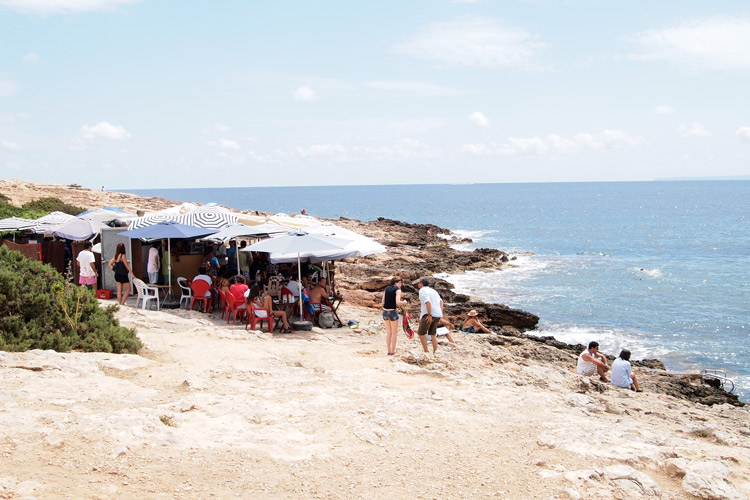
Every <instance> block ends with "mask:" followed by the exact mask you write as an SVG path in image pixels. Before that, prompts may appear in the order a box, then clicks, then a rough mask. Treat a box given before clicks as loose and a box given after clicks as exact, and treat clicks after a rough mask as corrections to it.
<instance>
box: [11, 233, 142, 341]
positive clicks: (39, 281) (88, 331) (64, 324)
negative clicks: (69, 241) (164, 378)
mask: <svg viewBox="0 0 750 500" xmlns="http://www.w3.org/2000/svg"><path fill="white" fill-rule="evenodd" d="M117 308H118V306H116V305H110V306H108V307H106V308H101V307H100V306H99V301H98V300H97V299H96V297H94V293H93V292H92V291H91V290H88V289H86V288H85V287H80V286H74V285H71V284H70V283H68V282H67V281H65V279H64V278H63V276H62V275H61V274H60V273H58V272H57V271H56V270H55V269H53V268H52V267H51V266H49V265H47V264H42V263H41V262H36V261H32V260H30V259H27V258H26V257H24V256H23V255H21V254H20V253H19V252H16V251H13V250H9V249H8V248H7V247H5V246H0V350H3V351H26V350H29V349H53V350H55V351H61V352H66V351H71V350H74V349H75V350H82V351H87V352H91V351H101V352H115V353H135V352H137V351H138V349H140V348H141V347H142V344H141V341H140V340H139V339H138V337H137V336H136V333H135V329H133V328H125V327H122V326H120V325H119V323H118V321H117V319H116V318H115V316H114V313H115V311H117Z"/></svg>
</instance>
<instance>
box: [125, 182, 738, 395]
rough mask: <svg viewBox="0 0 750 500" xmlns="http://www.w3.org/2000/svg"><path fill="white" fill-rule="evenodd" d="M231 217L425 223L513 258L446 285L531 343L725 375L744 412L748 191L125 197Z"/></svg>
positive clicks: (540, 187)
mask: <svg viewBox="0 0 750 500" xmlns="http://www.w3.org/2000/svg"><path fill="white" fill-rule="evenodd" d="M129 191H130V192H132V193H135V194H138V195H142V196H162V197H165V198H168V199H173V200H180V201H193V202H198V203H209V202H215V203H219V204H222V205H226V206H229V207H233V208H237V209H253V210H259V211H265V212H274V213H278V212H282V213H298V212H300V211H301V210H302V209H303V208H305V209H306V210H307V213H308V214H310V215H313V216H320V217H326V218H334V219H335V218H338V217H348V218H354V219H360V220H373V219H376V218H378V217H387V218H392V219H398V220H402V221H407V222H415V223H432V224H436V225H438V226H441V227H445V228H447V229H450V230H452V231H453V232H455V233H458V234H459V235H463V236H467V237H470V238H472V239H473V243H471V244H468V245H463V247H462V249H464V250H471V249H473V248H477V247H487V248H497V249H500V250H503V251H506V252H508V253H509V254H511V255H515V256H517V257H518V258H517V259H516V260H515V261H512V263H511V265H510V266H509V267H507V268H506V269H504V270H502V271H498V272H470V273H467V274H465V275H453V276H447V278H448V280H449V281H451V282H452V283H453V284H454V285H455V286H456V291H457V292H462V293H466V294H468V295H471V296H473V297H475V298H477V299H480V300H484V301H488V302H497V303H501V304H506V305H508V306H510V307H514V308H519V309H523V310H526V311H529V312H533V313H535V314H537V315H539V316H540V318H541V320H540V327H539V329H538V331H537V332H535V333H537V334H539V335H553V336H555V337H556V338H558V339H560V340H562V341H565V342H569V343H578V342H580V343H583V344H586V343H588V342H589V341H590V340H597V341H598V342H599V343H600V344H601V348H602V350H603V351H604V352H607V353H611V354H616V353H617V352H619V349H621V348H629V349H630V350H631V351H632V352H633V358H634V359H643V358H658V359H660V360H662V361H663V362H664V363H665V365H666V366H667V368H669V369H672V370H687V369H704V368H706V369H717V370H723V371H725V372H726V374H727V376H728V377H730V378H731V379H732V380H733V381H734V383H735V385H736V389H735V392H737V393H739V394H740V397H741V398H742V399H743V400H745V401H748V400H750V342H748V340H749V338H750V181H674V182H672V181H655V182H613V183H538V184H536V183H535V184H471V185H408V186H404V185H401V186H332V187H288V188H216V189H210V188H202V189H143V190H129Z"/></svg>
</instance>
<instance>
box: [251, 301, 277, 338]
mask: <svg viewBox="0 0 750 500" xmlns="http://www.w3.org/2000/svg"><path fill="white" fill-rule="evenodd" d="M248 306H249V309H248V315H247V323H246V324H245V330H247V327H248V325H249V326H250V327H251V328H252V329H253V330H256V329H257V328H255V325H256V324H258V323H260V327H261V328H262V327H263V322H264V321H265V322H266V324H267V325H268V333H273V316H272V315H271V311H269V310H268V309H265V308H263V307H260V306H259V305H258V304H256V303H255V302H250V304H248Z"/></svg>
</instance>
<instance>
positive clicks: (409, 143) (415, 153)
mask: <svg viewBox="0 0 750 500" xmlns="http://www.w3.org/2000/svg"><path fill="white" fill-rule="evenodd" d="M294 153H295V155H296V156H297V157H298V158H299V159H303V160H324V161H328V162H331V163H361V162H363V163H373V162H377V163H395V162H405V161H406V162H410V161H420V160H426V159H434V158H438V157H441V155H442V153H441V152H440V151H439V150H435V149H433V148H432V147H430V146H429V145H428V144H426V143H424V142H421V141H417V140H414V139H408V138H407V139H401V140H398V141H396V142H395V143H393V144H391V145H387V146H378V147H368V146H351V147H346V146H344V145H342V144H315V145H312V146H308V147H298V148H295V150H294ZM274 157H275V158H276V159H277V160H278V159H281V158H287V161H288V157H289V154H288V153H285V152H281V151H275V152H274Z"/></svg>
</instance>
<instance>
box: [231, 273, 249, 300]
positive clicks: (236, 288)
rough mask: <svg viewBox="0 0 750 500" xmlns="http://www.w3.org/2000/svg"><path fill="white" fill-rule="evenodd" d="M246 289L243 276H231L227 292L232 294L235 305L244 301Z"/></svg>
mask: <svg viewBox="0 0 750 500" xmlns="http://www.w3.org/2000/svg"><path fill="white" fill-rule="evenodd" d="M247 291H248V286H247V282H246V281H245V277H244V276H235V277H234V278H232V284H231V285H229V293H231V294H232V296H234V303H235V305H241V304H244V303H245V292H247Z"/></svg>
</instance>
